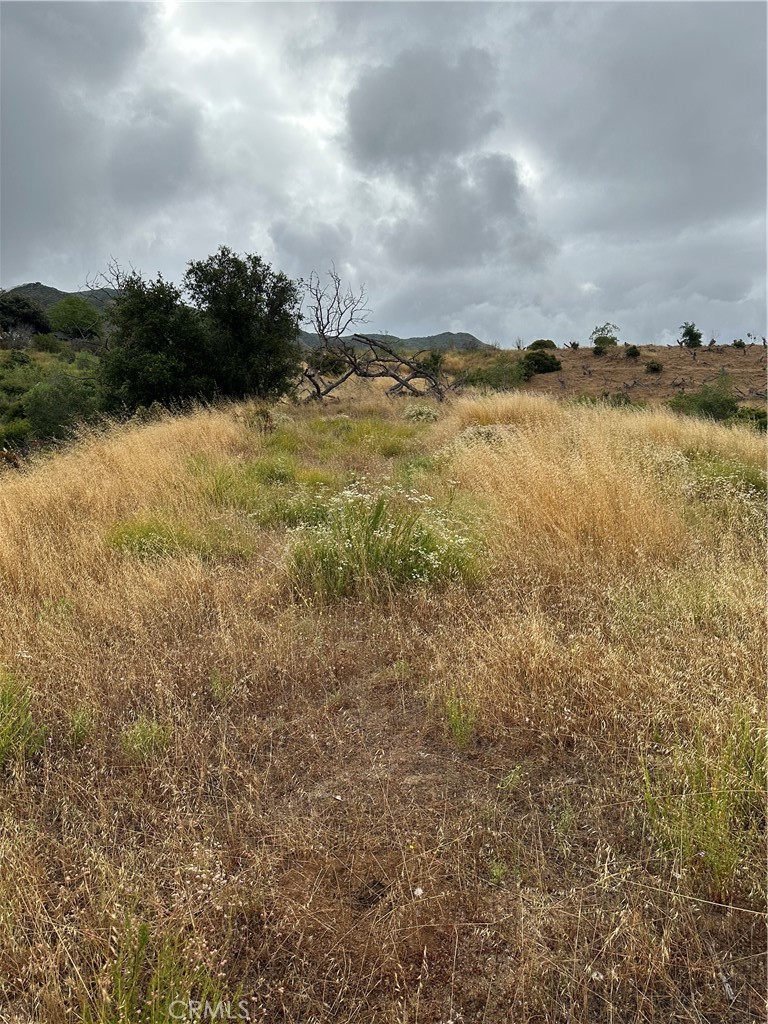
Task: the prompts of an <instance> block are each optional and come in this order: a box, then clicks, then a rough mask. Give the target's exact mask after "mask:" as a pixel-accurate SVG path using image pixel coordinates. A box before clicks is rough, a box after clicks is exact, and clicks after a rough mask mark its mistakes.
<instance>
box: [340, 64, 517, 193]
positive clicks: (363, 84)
mask: <svg viewBox="0 0 768 1024" xmlns="http://www.w3.org/2000/svg"><path fill="white" fill-rule="evenodd" d="M493 81H494V73H493V68H492V59H491V55H490V54H489V53H488V52H487V51H483V50H479V49H466V50H461V51H460V52H459V53H458V55H457V56H456V57H455V58H453V59H451V58H449V57H446V56H445V55H443V54H442V53H440V52H439V51H435V50H430V49H424V48H422V49H414V50H404V51H403V52H402V53H399V54H398V55H397V56H396V57H395V58H394V60H393V61H392V62H391V63H389V64H384V65H380V66H378V67H373V68H369V69H366V70H365V71H364V72H363V73H362V74H361V76H360V78H359V79H358V81H357V83H356V85H355V86H354V87H353V89H352V90H351V92H350V94H349V98H348V101H347V129H348V144H349V150H350V152H351V154H352V156H353V158H354V159H355V161H356V162H357V163H358V164H359V165H360V166H362V167H364V168H368V169H370V170H372V171H374V172H377V171H392V172H394V173H401V174H402V173H408V172H423V171H424V170H429V168H430V167H431V165H432V164H433V163H434V161H435V160H437V159H439V158H440V157H442V156H447V155H453V156H458V155H460V154H461V153H464V152H466V151H467V150H468V149H470V148H471V147H472V146H474V145H475V144H477V143H478V142H480V141H481V140H482V139H484V138H485V137H486V135H487V134H488V133H489V131H491V129H492V128H495V127H496V126H497V125H498V124H499V123H500V122H501V115H500V114H499V112H498V111H497V110H494V109H493V107H492V102H493Z"/></svg>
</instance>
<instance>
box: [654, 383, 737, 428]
mask: <svg viewBox="0 0 768 1024" xmlns="http://www.w3.org/2000/svg"><path fill="white" fill-rule="evenodd" d="M669 407H670V409H672V410H673V411H674V412H678V413H683V414H684V415H685V416H700V417H702V418H703V419H710V420H727V419H730V418H731V417H732V416H734V415H735V414H736V413H737V412H738V408H739V403H738V402H737V401H736V399H735V398H734V396H733V389H732V386H731V382H730V379H729V378H728V377H727V375H726V374H721V375H720V377H719V378H718V380H717V382H716V383H715V384H709V385H708V384H705V385H704V386H703V387H702V388H700V389H699V390H698V391H694V392H693V393H692V394H690V395H675V397H674V398H672V399H670V402H669Z"/></svg>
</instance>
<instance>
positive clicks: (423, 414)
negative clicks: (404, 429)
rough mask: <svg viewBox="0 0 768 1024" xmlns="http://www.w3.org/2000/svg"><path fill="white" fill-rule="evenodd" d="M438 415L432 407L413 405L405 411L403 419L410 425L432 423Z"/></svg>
mask: <svg viewBox="0 0 768 1024" xmlns="http://www.w3.org/2000/svg"><path fill="white" fill-rule="evenodd" d="M438 417H439V413H438V411H437V409H435V407H434V406H433V405H423V404H419V405H413V406H411V408H410V409H408V410H407V412H406V414H405V418H406V419H407V420H410V421H411V423H434V421H435V420H436V419H438Z"/></svg>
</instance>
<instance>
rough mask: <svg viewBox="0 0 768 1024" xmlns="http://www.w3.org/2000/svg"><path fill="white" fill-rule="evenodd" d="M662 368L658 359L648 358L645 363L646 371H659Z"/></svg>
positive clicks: (662, 365)
mask: <svg viewBox="0 0 768 1024" xmlns="http://www.w3.org/2000/svg"><path fill="white" fill-rule="evenodd" d="M663 369H664V364H663V363H661V362H659V360H658V359H649V360H648V362H647V363H646V364H645V372H646V373H661V371H662V370H663Z"/></svg>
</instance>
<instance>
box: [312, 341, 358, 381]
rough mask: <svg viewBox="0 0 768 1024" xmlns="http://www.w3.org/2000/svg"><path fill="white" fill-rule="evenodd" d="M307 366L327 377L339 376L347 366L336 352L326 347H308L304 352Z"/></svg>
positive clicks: (344, 360)
mask: <svg viewBox="0 0 768 1024" xmlns="http://www.w3.org/2000/svg"><path fill="white" fill-rule="evenodd" d="M306 362H307V366H308V367H309V368H310V369H311V370H315V371H316V372H317V373H321V374H324V375H325V376H327V377H340V376H341V374H342V373H344V371H345V370H346V369H347V368H348V365H347V361H346V359H344V357H343V356H341V355H339V354H338V353H337V352H332V351H329V350H328V349H327V348H313V349H309V351H308V352H307V354H306Z"/></svg>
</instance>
